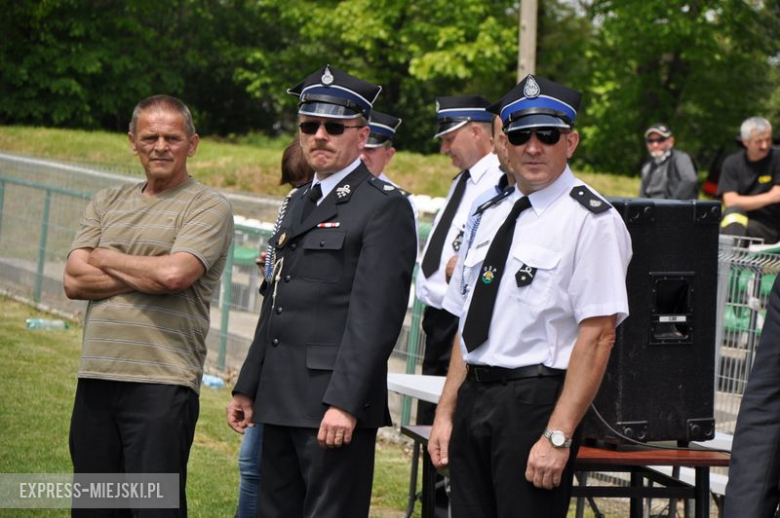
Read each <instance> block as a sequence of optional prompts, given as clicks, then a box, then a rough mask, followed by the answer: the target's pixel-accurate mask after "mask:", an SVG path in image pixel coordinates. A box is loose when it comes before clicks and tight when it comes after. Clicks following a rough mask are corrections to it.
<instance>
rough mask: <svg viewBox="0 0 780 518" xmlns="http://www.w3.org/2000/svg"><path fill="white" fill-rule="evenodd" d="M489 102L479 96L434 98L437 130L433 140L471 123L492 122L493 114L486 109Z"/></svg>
mask: <svg viewBox="0 0 780 518" xmlns="http://www.w3.org/2000/svg"><path fill="white" fill-rule="evenodd" d="M488 106H490V101H488V100H487V99H485V98H484V97H480V96H479V95H455V96H450V97H437V98H436V123H437V124H438V128H437V130H436V135H434V136H433V138H438V137H441V136H442V135H444V134H445V133H449V132H450V131H454V130H456V129H458V128H460V127H461V126H465V125H466V124H467V123H469V122H471V121H475V122H492V121H493V114H492V113H488V111H487V110H486V108H487V107H488Z"/></svg>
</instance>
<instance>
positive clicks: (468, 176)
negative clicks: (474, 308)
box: [417, 95, 503, 424]
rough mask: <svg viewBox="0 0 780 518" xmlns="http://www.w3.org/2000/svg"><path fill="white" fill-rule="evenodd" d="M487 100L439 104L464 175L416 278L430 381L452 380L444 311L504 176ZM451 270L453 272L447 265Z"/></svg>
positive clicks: (424, 408) (421, 409) (423, 418)
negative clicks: (468, 243)
mask: <svg viewBox="0 0 780 518" xmlns="http://www.w3.org/2000/svg"><path fill="white" fill-rule="evenodd" d="M488 105H490V102H488V101H487V100H486V99H484V98H483V97H480V96H477V95H461V96H451V97H439V98H437V100H436V120H437V123H438V130H437V132H436V134H435V135H434V138H440V139H441V146H440V151H441V152H442V153H443V154H445V155H448V156H449V157H450V159H451V160H452V165H453V166H455V168H456V169H457V170H458V171H460V172H459V173H458V175H457V176H456V177H455V179H454V180H453V182H452V185H451V186H450V191H449V193H448V194H447V201H446V202H445V205H444V208H443V209H442V210H441V211H440V212H439V214H438V215H437V216H436V219H435V220H434V223H433V227H432V228H431V233H430V237H429V238H428V242H427V243H426V245H425V248H424V249H423V252H422V255H421V262H420V269H419V271H418V272H417V298H419V299H420V301H421V302H423V303H424V304H425V305H426V308H425V312H424V314H423V323H422V327H423V331H425V356H424V359H423V367H422V373H423V374H426V375H431V376H444V375H446V374H447V367H448V365H449V359H450V351H451V350H452V340H453V338H454V337H455V332H456V330H457V327H458V318H457V317H456V316H455V315H453V314H451V313H449V312H448V311H447V310H445V309H443V308H442V301H443V300H444V293H445V292H446V291H447V282H448V278H449V275H450V274H451V267H452V266H453V265H454V262H451V261H450V260H451V259H452V258H453V257H456V256H457V253H458V250H459V249H460V245H461V243H462V241H463V235H464V232H465V226H466V220H467V219H468V211H469V208H470V207H471V205H472V203H473V202H474V200H475V199H476V198H477V196H479V195H480V194H481V193H482V192H484V191H487V190H492V189H493V187H494V186H495V185H497V184H498V181H499V179H500V178H501V176H502V175H503V173H502V171H501V169H500V167H499V162H498V157H496V155H495V154H494V153H493V143H492V138H491V134H492V128H491V124H492V121H493V115H492V114H491V113H488V112H487V111H486V109H485V108H486V107H487V106H488ZM448 264H449V265H450V271H448V269H447V265H448ZM434 411H435V405H432V404H430V403H426V402H424V401H421V402H420V403H419V406H418V409H417V423H418V424H431V423H433V417H434Z"/></svg>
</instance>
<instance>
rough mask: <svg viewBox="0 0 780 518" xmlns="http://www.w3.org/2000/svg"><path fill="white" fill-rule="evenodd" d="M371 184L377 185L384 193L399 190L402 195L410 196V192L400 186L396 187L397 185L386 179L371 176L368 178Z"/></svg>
mask: <svg viewBox="0 0 780 518" xmlns="http://www.w3.org/2000/svg"><path fill="white" fill-rule="evenodd" d="M368 183H369V185H373V186H374V187H376V188H377V189H378V190H379V191H381V192H382V193H384V194H390V193H391V192H397V193H398V194H400V195H402V196H409V193H408V192H406V191H405V190H403V189H401V188H400V187H396V186H395V185H393V184H391V183H389V182H386V181H384V180H380V179H379V178H377V177H373V178H369V180H368Z"/></svg>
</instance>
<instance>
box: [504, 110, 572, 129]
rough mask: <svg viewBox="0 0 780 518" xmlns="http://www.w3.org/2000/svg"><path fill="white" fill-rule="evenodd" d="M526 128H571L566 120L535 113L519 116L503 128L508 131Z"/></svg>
mask: <svg viewBox="0 0 780 518" xmlns="http://www.w3.org/2000/svg"><path fill="white" fill-rule="evenodd" d="M526 128H567V129H568V128H571V125H570V124H567V123H566V122H564V121H563V120H561V119H559V118H558V117H553V116H552V115H546V114H542V113H537V114H534V115H528V116H526V117H521V118H519V119H517V120H514V121H512V122H510V123H509V125H508V126H506V127H505V128H504V131H505V132H510V131H517V130H521V129H526Z"/></svg>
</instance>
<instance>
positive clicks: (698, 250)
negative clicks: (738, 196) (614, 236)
mask: <svg viewBox="0 0 780 518" xmlns="http://www.w3.org/2000/svg"><path fill="white" fill-rule="evenodd" d="M609 201H610V203H612V205H613V206H614V208H615V210H617V211H618V212H619V213H620V214H621V215H622V216H623V220H624V221H625V223H626V226H627V227H628V231H629V233H630V234H631V240H632V245H633V250H634V255H633V257H632V259H631V263H630V265H629V267H628V274H627V278H626V284H627V288H628V303H629V313H630V316H629V317H628V318H627V319H626V320H625V321H624V322H623V323H622V324H621V325H620V326H618V328H617V336H616V340H615V345H614V347H613V349H612V355H611V357H610V360H609V365H608V367H607V371H606V374H605V376H604V381H603V382H602V385H601V389H600V391H599V393H598V395H597V396H596V399H595V401H594V403H593V404H594V406H595V408H596V410H597V411H598V413H599V414H600V415H601V417H602V418H603V420H604V421H606V423H608V424H609V427H611V428H612V429H613V430H614V431H613V430H610V429H609V427H607V426H605V424H604V423H603V421H602V420H601V419H599V418H598V416H597V415H596V414H595V412H594V411H593V409H590V411H589V412H588V414H587V415H586V417H585V420H584V434H585V438H586V439H591V440H597V441H604V442H608V443H624V442H629V441H626V440H625V439H624V438H622V437H621V435H623V436H626V437H629V438H631V439H633V440H636V441H641V442H648V441H671V440H675V441H678V442H680V443H687V442H688V441H702V440H707V439H711V438H713V437H714V436H715V419H714V396H715V386H714V377H715V346H716V344H715V325H716V324H715V316H716V315H715V312H716V291H717V285H718V227H719V223H720V203H719V202H715V201H698V200H688V201H676V200H675V201H673V200H650V199H644V198H632V199H610V200H609ZM615 431H616V432H618V433H615Z"/></svg>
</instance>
